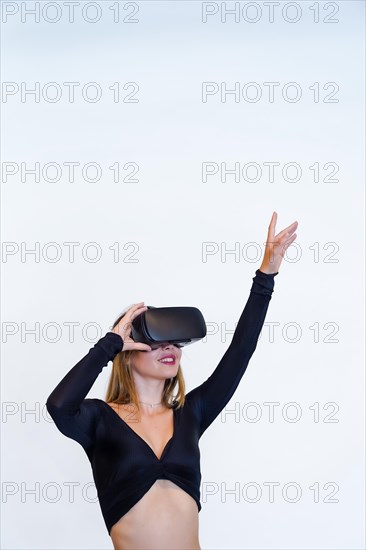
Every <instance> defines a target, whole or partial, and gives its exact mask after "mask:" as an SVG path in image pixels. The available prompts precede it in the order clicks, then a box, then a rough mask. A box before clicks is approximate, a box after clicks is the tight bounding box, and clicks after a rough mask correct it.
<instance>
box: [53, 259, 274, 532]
mask: <svg viewBox="0 0 366 550" xmlns="http://www.w3.org/2000/svg"><path fill="white" fill-rule="evenodd" d="M255 273H256V275H255V277H253V284H252V288H251V291H250V295H249V298H248V301H247V303H246V305H245V307H244V310H243V312H242V314H241V316H240V319H239V322H238V324H237V327H236V329H235V331H234V334H233V338H232V341H231V343H230V345H229V347H228V349H227V350H226V352H225V354H224V355H223V357H222V359H221V361H220V362H219V364H218V365H217V367H216V369H215V370H214V371H213V373H212V374H211V376H209V378H207V380H206V381H205V382H203V383H202V384H201V385H200V386H197V387H196V388H194V389H193V390H191V391H190V392H189V393H187V394H186V401H185V404H184V406H183V407H182V408H180V409H176V408H174V409H173V416H174V434H173V437H172V438H171V439H170V440H169V441H168V443H167V444H166V446H165V448H164V450H163V453H162V455H161V457H160V459H158V457H157V456H156V454H155V453H154V451H153V450H152V448H151V447H150V445H148V444H147V443H146V442H145V441H144V440H143V439H142V438H141V437H140V436H139V435H138V434H137V433H136V432H135V431H134V430H133V429H132V428H131V427H130V426H129V425H128V423H127V422H125V421H124V420H122V418H121V417H120V416H119V415H118V414H117V412H116V411H114V410H113V409H112V408H111V407H110V405H108V404H107V403H106V402H105V401H102V400H101V399H85V397H86V395H87V393H88V392H89V390H90V389H91V387H92V385H93V384H94V382H95V380H96V378H97V377H98V375H99V374H100V373H101V371H102V369H103V367H104V366H106V365H107V364H108V362H109V361H112V360H113V359H114V357H115V356H116V355H117V353H119V352H120V351H121V350H122V348H123V340H122V338H121V336H120V335H119V334H116V333H114V332H107V333H106V335H105V336H103V337H102V338H101V339H100V340H98V342H97V343H96V344H95V345H94V347H92V348H91V349H90V350H89V352H88V353H87V355H85V357H83V358H82V359H81V360H80V361H79V362H78V363H77V364H76V365H75V366H74V367H73V368H72V369H71V370H70V371H69V372H68V373H67V374H66V376H65V377H64V378H63V379H62V380H61V382H60V383H59V384H58V385H57V386H56V388H55V389H54V390H53V392H52V393H51V394H50V396H49V397H48V399H47V403H46V406H47V410H48V412H49V414H50V415H51V417H52V419H53V420H54V422H55V424H56V426H57V428H58V429H59V430H60V431H61V432H62V433H63V434H64V435H66V436H67V437H70V438H71V439H74V440H75V441H77V442H78V443H80V445H82V447H83V448H84V450H85V452H86V454H87V456H88V459H89V461H90V463H91V467H92V472H93V478H94V482H95V486H96V490H97V494H98V498H99V504H100V507H101V511H102V514H103V518H104V521H105V524H106V527H107V530H108V534H110V531H111V528H112V526H113V525H114V523H116V522H117V521H118V520H119V519H120V518H121V517H122V516H123V515H124V514H126V512H128V510H129V509H130V508H131V507H132V506H134V504H136V503H137V502H138V501H139V500H140V499H141V498H142V497H143V495H144V494H145V493H146V492H147V491H148V490H149V489H150V487H151V486H152V485H153V484H154V483H155V481H156V480H157V479H169V480H170V481H172V482H173V483H175V484H176V485H178V486H179V487H180V488H181V489H183V490H184V491H186V492H187V493H188V494H189V495H191V496H192V498H193V499H194V500H195V501H196V503H197V507H198V511H200V510H201V504H200V497H201V493H200V484H201V471H200V450H199V444H198V442H199V439H200V437H201V436H202V434H203V432H204V431H205V430H206V429H207V428H208V426H209V425H210V424H211V423H212V422H213V420H214V419H215V418H216V417H217V416H218V415H219V413H220V412H221V411H222V409H223V408H224V407H225V406H226V405H227V403H228V402H229V400H230V399H231V397H232V396H233V394H234V392H235V390H236V388H237V387H238V384H239V382H240V380H241V378H242V376H243V374H244V372H245V370H246V367H247V365H248V363H249V360H250V358H251V356H252V354H253V352H254V350H255V348H256V346H257V341H258V338H259V335H260V332H261V329H262V326H263V323H264V319H265V316H266V313H267V309H268V305H269V301H270V299H271V295H272V292H273V288H274V277H275V276H276V275H277V274H278V272H277V273H272V274H266V273H262V272H261V271H260V270H259V269H258V270H257V271H256V272H255Z"/></svg>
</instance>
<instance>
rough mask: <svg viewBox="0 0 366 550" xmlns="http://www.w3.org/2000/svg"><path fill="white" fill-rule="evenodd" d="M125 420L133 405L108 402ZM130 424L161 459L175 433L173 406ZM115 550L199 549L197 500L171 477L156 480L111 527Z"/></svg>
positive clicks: (146, 415)
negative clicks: (170, 478) (171, 479)
mask: <svg viewBox="0 0 366 550" xmlns="http://www.w3.org/2000/svg"><path fill="white" fill-rule="evenodd" d="M108 405H110V406H111V407H112V408H113V409H114V410H115V411H116V412H117V414H119V415H120V416H121V418H122V419H123V420H125V421H127V420H126V419H128V418H130V417H131V407H129V406H128V405H127V406H125V405H116V404H114V403H108ZM129 426H131V427H132V429H133V430H134V431H135V432H136V433H137V434H138V435H140V437H142V438H143V439H144V440H145V441H146V443H147V444H148V445H150V446H151V448H152V449H153V451H154V453H155V454H156V456H157V458H158V459H159V460H160V457H161V454H162V452H163V450H164V447H165V446H166V443H167V442H168V441H169V439H170V438H171V437H172V436H173V430H174V421H173V411H172V409H164V410H163V411H161V412H159V413H154V414H153V415H149V414H144V413H143V412H141V420H139V421H138V422H136V417H135V421H134V422H131V423H129ZM110 536H111V539H112V542H113V546H114V548H115V550H127V549H133V550H165V549H166V550H183V549H186V550H200V545H199V539H198V508H197V503H196V501H195V500H194V498H192V497H191V496H190V495H189V494H188V493H187V492H186V491H184V490H183V489H181V488H180V487H178V485H176V484H175V483H173V482H172V481H170V480H168V479H157V480H156V481H155V483H154V484H153V485H152V486H151V487H150V489H149V490H148V491H147V492H146V493H145V494H144V496H143V497H142V498H141V499H140V500H139V501H138V502H137V503H136V504H135V505H134V506H132V508H130V510H129V511H128V512H127V513H126V514H124V515H123V516H122V517H121V518H120V519H119V520H118V521H117V522H116V523H115V524H114V525H113V527H112V529H111V531H110Z"/></svg>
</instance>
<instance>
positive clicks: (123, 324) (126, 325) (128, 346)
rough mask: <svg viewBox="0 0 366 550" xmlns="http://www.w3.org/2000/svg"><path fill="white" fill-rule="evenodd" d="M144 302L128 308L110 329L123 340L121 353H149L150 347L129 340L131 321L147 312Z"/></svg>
mask: <svg viewBox="0 0 366 550" xmlns="http://www.w3.org/2000/svg"><path fill="white" fill-rule="evenodd" d="M143 303H144V302H139V303H138V304H134V305H133V306H132V307H130V308H129V309H128V310H127V312H126V313H125V315H124V316H123V317H122V319H121V320H120V321H119V323H118V324H117V325H116V326H115V327H114V328H113V329H112V332H115V333H116V334H119V335H120V336H121V338H122V340H123V348H122V351H128V350H135V351H151V347H150V346H149V345H148V344H143V343H142V342H134V340H132V338H131V336H130V335H131V327H132V321H133V320H134V318H135V317H137V316H138V315H140V314H141V313H143V312H144V311H146V310H147V306H143V305H142V304H143Z"/></svg>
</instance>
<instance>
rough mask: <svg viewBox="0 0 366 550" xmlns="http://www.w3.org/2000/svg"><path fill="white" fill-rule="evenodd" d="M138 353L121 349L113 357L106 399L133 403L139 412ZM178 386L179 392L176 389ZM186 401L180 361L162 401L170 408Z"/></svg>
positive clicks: (120, 317) (118, 319) (166, 381)
mask: <svg viewBox="0 0 366 550" xmlns="http://www.w3.org/2000/svg"><path fill="white" fill-rule="evenodd" d="M128 309H129V308H127V309H126V311H124V312H123V313H122V314H121V315H120V316H119V317H118V318H117V319H116V320H115V321H114V323H113V326H112V329H114V327H116V326H117V325H118V323H119V322H120V320H121V319H122V318H123V317H124V316H125V315H126V313H127V311H128ZM135 355H136V351H135V350H126V351H120V352H119V353H117V355H116V357H115V358H114V359H113V367H112V372H111V376H110V378H109V382H108V387H107V392H106V397H105V400H106V402H107V403H116V404H127V403H132V404H134V405H135V407H136V408H137V412H138V414H140V412H141V408H140V403H139V396H138V394H137V391H136V386H135V380H134V377H133V373H132V367H133V359H134V357H135ZM176 387H177V393H176V395H174V390H175V388H176ZM184 402H185V383H184V377H183V372H182V368H181V364H180V363H179V366H178V372H177V374H176V376H174V377H173V378H168V379H166V380H165V382H164V389H163V394H162V403H163V405H165V406H166V407H168V408H169V409H172V408H176V409H179V408H180V407H183V405H184Z"/></svg>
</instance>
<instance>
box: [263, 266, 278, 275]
mask: <svg viewBox="0 0 366 550" xmlns="http://www.w3.org/2000/svg"><path fill="white" fill-rule="evenodd" d="M259 271H261V272H262V273H265V274H266V275H274V274H275V273H276V274H277V273H278V271H277V270H276V269H275V268H274V267H273V266H272V267H271V266H268V265H267V264H262V265H261V266H260V268H259Z"/></svg>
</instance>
